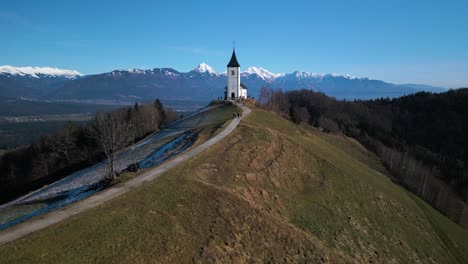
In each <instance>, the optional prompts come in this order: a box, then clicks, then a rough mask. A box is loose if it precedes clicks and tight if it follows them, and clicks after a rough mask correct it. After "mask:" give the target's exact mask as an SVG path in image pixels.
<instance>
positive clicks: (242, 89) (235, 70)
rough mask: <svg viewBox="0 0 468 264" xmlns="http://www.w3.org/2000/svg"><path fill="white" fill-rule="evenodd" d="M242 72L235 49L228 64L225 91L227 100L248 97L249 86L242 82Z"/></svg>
mask: <svg viewBox="0 0 468 264" xmlns="http://www.w3.org/2000/svg"><path fill="white" fill-rule="evenodd" d="M240 73H241V72H240V64H239V62H238V61H237V57H236V50H233V51H232V56H231V60H230V61H229V63H228V65H227V72H226V76H227V86H226V88H225V91H224V99H225V100H237V99H244V98H247V87H246V86H245V85H243V84H242V83H241V80H240Z"/></svg>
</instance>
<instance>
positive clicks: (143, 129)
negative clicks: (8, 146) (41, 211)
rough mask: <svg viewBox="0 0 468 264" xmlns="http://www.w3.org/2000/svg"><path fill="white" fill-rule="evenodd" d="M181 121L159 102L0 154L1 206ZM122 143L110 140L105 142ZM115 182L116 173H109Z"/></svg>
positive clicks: (71, 126) (114, 113) (118, 112)
mask: <svg viewBox="0 0 468 264" xmlns="http://www.w3.org/2000/svg"><path fill="white" fill-rule="evenodd" d="M177 118H178V116H177V114H176V113H175V112H174V111H173V110H172V109H170V108H166V109H165V108H164V107H163V105H162V103H161V102H160V101H159V100H158V99H156V100H155V101H154V102H153V103H148V104H138V103H137V104H135V105H134V106H133V107H124V108H119V109H116V110H113V111H110V112H99V113H97V114H95V115H94V117H93V119H92V120H91V121H89V122H86V123H83V124H81V125H80V124H78V125H77V124H75V123H69V124H68V125H66V126H65V127H63V128H62V129H60V130H59V131H57V132H55V133H53V134H47V135H43V136H41V137H40V138H39V139H38V140H36V141H35V142H33V143H32V144H30V145H29V146H25V147H21V148H19V149H16V150H12V151H8V152H7V153H5V154H4V155H2V156H0V171H1V172H2V173H1V174H0V203H3V202H6V201H9V200H12V199H14V198H16V197H18V196H20V195H23V194H25V193H27V192H29V191H33V190H35V189H38V188H40V187H42V186H44V185H46V184H50V183H52V182H54V181H56V180H59V179H61V178H63V177H65V176H67V175H69V174H71V173H72V172H75V171H78V170H80V169H83V168H86V167H88V166H91V165H93V164H96V163H98V162H100V161H102V160H104V159H108V160H109V162H112V161H113V160H112V159H113V155H115V152H117V151H118V150H119V149H122V148H124V147H126V146H128V145H130V144H132V143H133V142H136V141H138V140H139V139H142V138H144V137H146V136H147V135H149V134H151V133H154V132H156V131H158V130H159V129H160V127H161V126H162V125H164V124H167V123H170V122H172V121H174V120H176V119H177ZM109 138H111V139H119V141H117V140H106V139H109ZM110 173H111V175H110V176H111V178H113V177H114V172H113V171H111V172H110Z"/></svg>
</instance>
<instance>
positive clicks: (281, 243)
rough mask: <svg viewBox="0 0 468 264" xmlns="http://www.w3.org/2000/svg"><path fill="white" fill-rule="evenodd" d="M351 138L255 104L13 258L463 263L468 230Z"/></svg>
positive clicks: (25, 241) (17, 246)
mask: <svg viewBox="0 0 468 264" xmlns="http://www.w3.org/2000/svg"><path fill="white" fill-rule="evenodd" d="M380 166H381V164H380V163H379V162H378V159H376V157H375V156H373V155H372V154H370V153H368V152H366V151H364V150H363V149H362V148H361V147H360V146H358V145H357V144H356V143H354V142H351V141H349V140H347V139H346V138H343V137H341V136H336V135H330V134H329V135H326V134H323V133H320V132H318V131H315V130H310V131H309V130H305V129H303V128H300V127H298V126H295V125H294V124H292V123H290V122H288V121H286V120H284V119H281V118H279V117H277V116H275V115H273V114H271V113H267V112H264V111H260V110H254V111H253V112H252V114H251V115H250V116H248V117H247V118H246V119H245V120H244V121H243V122H241V125H240V126H239V127H238V128H237V129H236V130H235V132H233V133H232V134H231V135H229V136H228V137H227V138H226V139H224V140H223V141H222V142H220V143H218V144H216V145H215V146H213V147H212V148H210V149H208V150H206V151H204V152H203V153H201V154H200V155H198V156H197V157H195V158H193V159H191V160H189V161H187V162H186V163H184V164H183V165H181V166H178V167H177V168H175V169H173V170H171V171H170V172H168V173H166V174H165V175H163V176H162V177H160V178H158V179H157V180H154V181H152V182H150V183H148V184H147V185H145V186H143V187H140V188H138V189H135V190H133V191H131V192H128V193H126V194H125V195H123V196H120V197H118V198H115V199H112V200H111V201H109V202H107V203H105V204H103V205H101V206H99V207H97V208H94V209H90V210H88V211H86V212H84V213H82V214H79V215H77V216H74V217H72V218H70V219H68V220H65V221H63V222H61V223H59V224H56V225H54V226H51V227H49V228H46V229H44V230H41V231H38V232H36V233H34V234H31V235H29V236H26V237H24V238H22V239H19V240H17V241H14V242H12V243H10V244H7V245H4V246H1V247H0V262H2V263H30V262H35V263H63V262H67V263H92V262H98V263H144V262H164V263H187V262H197V263H205V262H214V261H217V262H219V263H232V262H238V263H244V262H268V261H271V262H273V263H276V262H311V263H317V262H329V263H341V262H369V261H370V260H372V261H373V262H377V263H388V262H394V263H431V262H435V263H463V262H466V260H467V259H468V254H467V252H468V248H467V247H468V232H467V231H466V230H464V229H462V228H461V227H459V226H458V225H456V224H455V223H453V222H451V221H450V220H449V219H447V218H446V217H444V216H443V215H441V214H440V213H438V212H437V211H435V210H434V209H432V208H431V207H430V206H428V205H427V204H426V203H425V202H423V201H422V200H420V199H419V198H417V197H415V196H414V195H412V194H410V193H408V192H407V191H405V190H404V189H402V188H400V187H399V186H397V185H395V184H393V183H392V182H391V181H390V180H389V179H388V178H387V177H386V176H385V175H383V174H382V173H380V172H378V171H377V170H376V169H379V168H381V167H380Z"/></svg>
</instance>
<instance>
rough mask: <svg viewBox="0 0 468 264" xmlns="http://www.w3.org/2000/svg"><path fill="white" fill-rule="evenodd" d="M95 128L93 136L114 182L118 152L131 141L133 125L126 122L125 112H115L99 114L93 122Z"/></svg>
mask: <svg viewBox="0 0 468 264" xmlns="http://www.w3.org/2000/svg"><path fill="white" fill-rule="evenodd" d="M93 126H94V129H93V135H94V137H95V138H96V140H97V141H98V142H99V144H100V145H101V148H102V150H103V151H104V153H105V155H106V157H107V161H108V164H109V178H110V180H114V179H115V169H114V163H115V158H116V154H117V151H119V150H121V149H122V148H124V147H126V146H127V144H128V143H129V142H130V141H131V138H132V128H133V125H132V124H131V123H128V122H125V111H115V112H112V113H97V114H96V116H95V117H94V120H93Z"/></svg>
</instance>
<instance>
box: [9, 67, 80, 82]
mask: <svg viewBox="0 0 468 264" xmlns="http://www.w3.org/2000/svg"><path fill="white" fill-rule="evenodd" d="M2 73H5V74H11V75H19V76H31V77H33V78H39V77H40V76H41V75H44V76H51V77H64V78H68V79H75V78H77V77H81V76H84V75H83V74H81V73H80V72H78V71H75V70H65V69H59V68H51V67H30V66H28V67H14V66H10V65H4V66H0V74H2Z"/></svg>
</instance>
